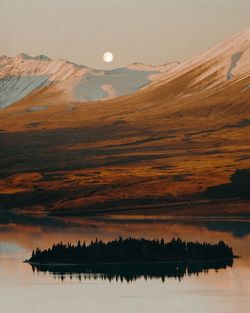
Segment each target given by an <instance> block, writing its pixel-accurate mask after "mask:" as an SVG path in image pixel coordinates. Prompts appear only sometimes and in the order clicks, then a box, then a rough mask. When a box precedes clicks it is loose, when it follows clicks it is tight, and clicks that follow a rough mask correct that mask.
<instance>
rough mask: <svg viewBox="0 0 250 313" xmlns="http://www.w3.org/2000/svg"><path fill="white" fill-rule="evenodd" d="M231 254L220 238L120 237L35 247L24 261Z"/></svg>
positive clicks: (140, 259)
mask: <svg viewBox="0 0 250 313" xmlns="http://www.w3.org/2000/svg"><path fill="white" fill-rule="evenodd" d="M234 257H235V256H234V254H233V250H232V248H231V247H229V246H228V245H226V244H225V243H224V242H223V241H220V242H218V243H216V244H210V243H206V242H204V243H199V242H186V241H183V240H182V239H180V238H177V239H175V238H173V239H172V240H171V241H169V242H167V243H165V241H164V239H161V240H158V239H155V240H149V239H144V238H140V239H136V238H126V239H123V238H122V237H120V238H118V239H115V240H112V241H109V242H106V243H105V242H103V241H102V240H98V239H96V240H95V241H92V242H91V243H90V244H86V243H85V242H83V243H81V242H80V241H79V242H78V243H77V244H76V245H73V244H71V243H68V244H63V243H62V242H61V243H58V244H54V245H53V246H52V247H51V248H49V249H45V250H41V249H39V248H37V249H36V250H35V251H33V252H32V256H31V257H30V259H28V260H26V262H28V263H31V264H109V263H126V264H139V263H154V262H162V263H164V262H193V261H196V262H197V261H214V260H216V261H218V260H223V259H233V258H234Z"/></svg>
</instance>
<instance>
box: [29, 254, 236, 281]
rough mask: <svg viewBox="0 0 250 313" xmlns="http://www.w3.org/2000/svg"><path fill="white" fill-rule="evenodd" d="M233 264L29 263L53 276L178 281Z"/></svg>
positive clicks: (216, 262) (36, 270) (33, 268)
mask: <svg viewBox="0 0 250 313" xmlns="http://www.w3.org/2000/svg"><path fill="white" fill-rule="evenodd" d="M232 266H233V260H232V259H225V260H220V261H209V262H189V263H183V262H173V263H144V264H136V265H134V264H133V265H131V264H91V265H89V264H87V265H54V264H53V265H39V264H36V265H34V264H31V267H32V270H33V272H37V273H40V272H43V273H49V274H50V275H53V276H54V278H58V279H61V280H62V281H63V280H64V279H65V278H70V279H72V278H73V277H76V278H77V279H79V281H81V280H82V279H98V278H101V279H103V280H109V281H112V280H116V281H119V280H120V281H121V282H123V281H126V282H131V281H135V280H136V279H138V278H144V279H145V280H147V279H153V278H160V279H161V280H162V281H163V282H164V281H165V279H166V278H175V279H178V280H179V281H181V280H182V279H183V278H184V277H185V276H191V275H197V276H198V275H199V274H200V273H205V274H206V273H208V271H209V270H215V271H218V270H220V269H226V268H227V267H232Z"/></svg>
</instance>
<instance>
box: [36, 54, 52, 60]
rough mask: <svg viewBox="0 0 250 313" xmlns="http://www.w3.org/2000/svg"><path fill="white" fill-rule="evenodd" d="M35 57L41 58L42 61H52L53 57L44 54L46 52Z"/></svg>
mask: <svg viewBox="0 0 250 313" xmlns="http://www.w3.org/2000/svg"><path fill="white" fill-rule="evenodd" d="M33 59H34V60H40V61H51V59H50V58H49V57H47V55H44V54H39V55H37V56H35V57H34V58H33Z"/></svg>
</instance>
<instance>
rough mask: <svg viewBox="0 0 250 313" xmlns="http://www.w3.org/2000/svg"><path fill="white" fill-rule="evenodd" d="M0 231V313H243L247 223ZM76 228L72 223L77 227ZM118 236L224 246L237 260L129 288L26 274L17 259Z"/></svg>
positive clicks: (123, 223) (86, 223) (87, 224)
mask: <svg viewBox="0 0 250 313" xmlns="http://www.w3.org/2000/svg"><path fill="white" fill-rule="evenodd" d="M47 222H48V221H46V222H42V223H40V222H39V223H37V225H35V226H34V222H32V225H31V223H30V222H29V221H27V222H26V223H23V221H22V224H11V225H10V224H4V225H3V224H2V225H0V312H4V313H5V312H6V313H24V312H25V313H29V312H32V313H33V312H35V313H36V312H37V313H43V312H44V313H45V312H46V313H47V312H53V313H59V312H60V313H64V312H65V313H66V312H67V313H68V312H75V313H78V312H89V313H91V312H109V313H112V312H132V313H133V312H145V313H147V312H150V313H151V312H154V311H155V310H157V312H158V313H161V312H171V313H175V312H186V313H189V312H192V313H198V312H199V313H200V312H204V313H206V312H213V313H217V312H218V313H224V312H225V313H230V312H248V310H249V305H250V249H249V248H250V240H249V239H250V222H249V221H240V220H239V221H236V220H235V221H223V220H220V221H218V220H217V221H216V220H199V221H194V220H188V221H185V222H184V221H173V220H172V221H167V220H162V221H161V220H159V219H157V220H151V221H146V222H143V219H137V220H131V219H130V220H111V221H103V220H73V221H71V225H70V227H69V225H68V227H67V228H65V227H64V226H63V223H62V224H60V223H47ZM79 223H80V224H79ZM119 235H122V236H136V237H147V238H161V237H163V238H164V239H165V240H169V239H171V238H172V237H177V236H180V237H181V238H182V239H184V240H199V241H209V242H217V241H219V240H224V241H225V242H226V243H228V244H230V245H231V246H232V247H233V250H234V252H235V253H236V254H239V255H241V258H240V259H236V260H235V261H234V265H233V267H232V268H230V267H229V268H227V269H221V270H218V271H215V270H209V272H208V273H200V274H199V275H198V276H197V275H191V276H185V277H183V278H182V279H181V280H179V279H176V278H166V279H165V281H164V282H163V281H162V280H161V279H160V278H153V279H147V280H145V279H144V278H143V277H139V278H137V279H136V280H133V281H131V282H126V281H121V280H120V279H119V278H118V280H116V279H113V280H111V281H109V280H105V279H102V278H100V277H98V276H95V277H94V276H91V275H81V280H79V275H78V274H75V275H74V274H73V275H71V276H70V275H64V279H63V280H61V279H60V276H56V275H50V274H49V273H46V274H44V273H41V272H40V273H37V272H35V273H33V271H32V268H31V266H30V265H29V264H25V263H23V262H22V261H23V260H24V259H25V258H27V257H29V256H30V254H31V251H32V249H34V248H36V247H37V246H39V247H42V248H44V247H48V246H50V245H51V244H52V243H54V242H58V241H61V240H62V241H64V242H68V241H71V242H76V241H77V240H78V239H81V240H86V241H90V240H92V239H95V238H96V237H98V238H102V239H104V240H108V239H112V238H115V237H117V236H119Z"/></svg>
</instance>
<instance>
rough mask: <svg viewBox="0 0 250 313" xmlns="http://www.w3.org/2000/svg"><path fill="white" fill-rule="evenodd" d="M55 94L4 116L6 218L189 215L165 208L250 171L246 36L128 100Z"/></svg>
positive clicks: (46, 89)
mask: <svg viewBox="0 0 250 313" xmlns="http://www.w3.org/2000/svg"><path fill="white" fill-rule="evenodd" d="M33 61H34V60H32V62H33ZM34 62H36V61H34ZM41 62H44V61H41ZM45 62H47V61H45ZM50 62H51V61H50ZM52 62H53V61H52ZM139 67H140V66H139ZM136 68H137V70H138V65H136ZM80 71H83V69H81V70H80ZM159 72H160V70H159V71H158V73H155V74H156V75H158V74H159ZM148 73H149V72H148ZM66 74H67V73H66ZM151 74H152V72H151ZM151 74H150V75H151ZM147 75H148V74H147ZM61 84H62V85H61ZM59 85H60V86H63V82H59ZM67 86H68V82H67ZM57 87H58V86H57V83H55V84H54V83H53V84H48V85H47V84H46V85H44V86H42V87H41V88H39V89H38V90H33V92H32V93H29V94H28V95H27V96H26V97H25V98H23V99H21V100H20V101H17V102H16V103H14V104H12V105H10V106H8V107H6V108H5V109H3V110H1V111H0V119H1V132H0V142H1V149H0V150H1V152H0V161H1V164H2V169H1V173H0V174H1V179H0V194H1V195H0V200H1V204H0V207H1V208H2V209H8V210H14V211H15V212H19V211H22V212H26V213H27V212H29V213H30V212H37V213H39V214H45V215H46V214H49V215H84V214H94V213H96V212H99V213H100V212H111V211H112V212H114V211H115V212H121V210H123V211H126V210H127V211H128V210H131V209H132V208H136V209H138V208H142V207H145V206H150V208H151V209H152V210H153V208H154V207H155V206H157V205H158V206H159V205H164V206H165V207H166V210H167V212H169V214H170V213H171V214H172V215H175V214H177V215H180V214H182V215H183V214H184V215H185V214H188V211H189V209H190V208H189V207H187V206H185V207H183V208H181V207H180V208H179V209H177V208H176V207H174V206H171V205H172V204H171V203H173V201H177V202H178V201H181V200H182V201H186V200H187V199H189V200H190V199H191V200H192V201H193V200H197V199H198V200H200V195H201V194H202V193H203V192H204V191H205V190H206V189H207V188H208V187H209V186H213V185H217V184H223V183H227V182H228V181H229V177H230V175H232V174H233V173H234V172H235V170H236V169H237V168H241V169H247V168H250V158H249V154H250V28H248V29H246V30H244V31H242V32H241V33H239V34H236V35H234V36H233V37H231V38H229V39H227V40H225V41H224V42H222V43H220V44H218V45H217V46H215V47H214V48H212V49H210V50H208V51H207V52H205V53H203V54H202V55H201V56H199V57H194V58H193V59H191V60H189V61H186V62H183V63H181V64H175V66H173V67H172V68H170V69H168V70H167V71H165V72H163V73H161V74H160V77H157V79H156V80H154V81H153V82H151V83H150V84H147V85H146V86H144V87H143V88H140V90H138V91H137V92H136V93H132V94H129V95H127V96H124V97H118V98H114V99H112V100H107V101H95V102H85V103H82V102H80V101H77V100H76V98H75V97H72V95H71V97H68V96H66V95H65V90H66V91H67V90H69V89H68V88H65V90H64V89H63V88H61V89H60V88H57ZM71 90H72V89H71ZM66 94H67V93H66ZM6 99H7V98H6ZM69 99H70V100H69ZM246 207H247V205H246ZM246 207H244V206H242V205H241V207H240V208H238V207H237V204H234V205H233V208H232V207H231V208H229V209H228V211H225V210H226V209H225V208H224V207H219V208H218V207H215V208H213V207H212V206H210V207H209V210H212V211H209V212H208V211H207V208H204V211H202V210H200V209H199V208H198V207H197V212H196V213H197V214H201V215H202V214H203V215H204V214H205V215H211V214H214V215H216V214H217V215H220V214H230V212H231V213H232V212H233V213H232V214H236V215H240V214H243V213H244V214H245V213H246V211H244V210H245V209H246ZM213 210H214V211H213ZM223 210H224V211H223ZM233 210H234V211H233ZM235 210H236V211H237V210H239V211H237V212H236V211H235Z"/></svg>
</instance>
